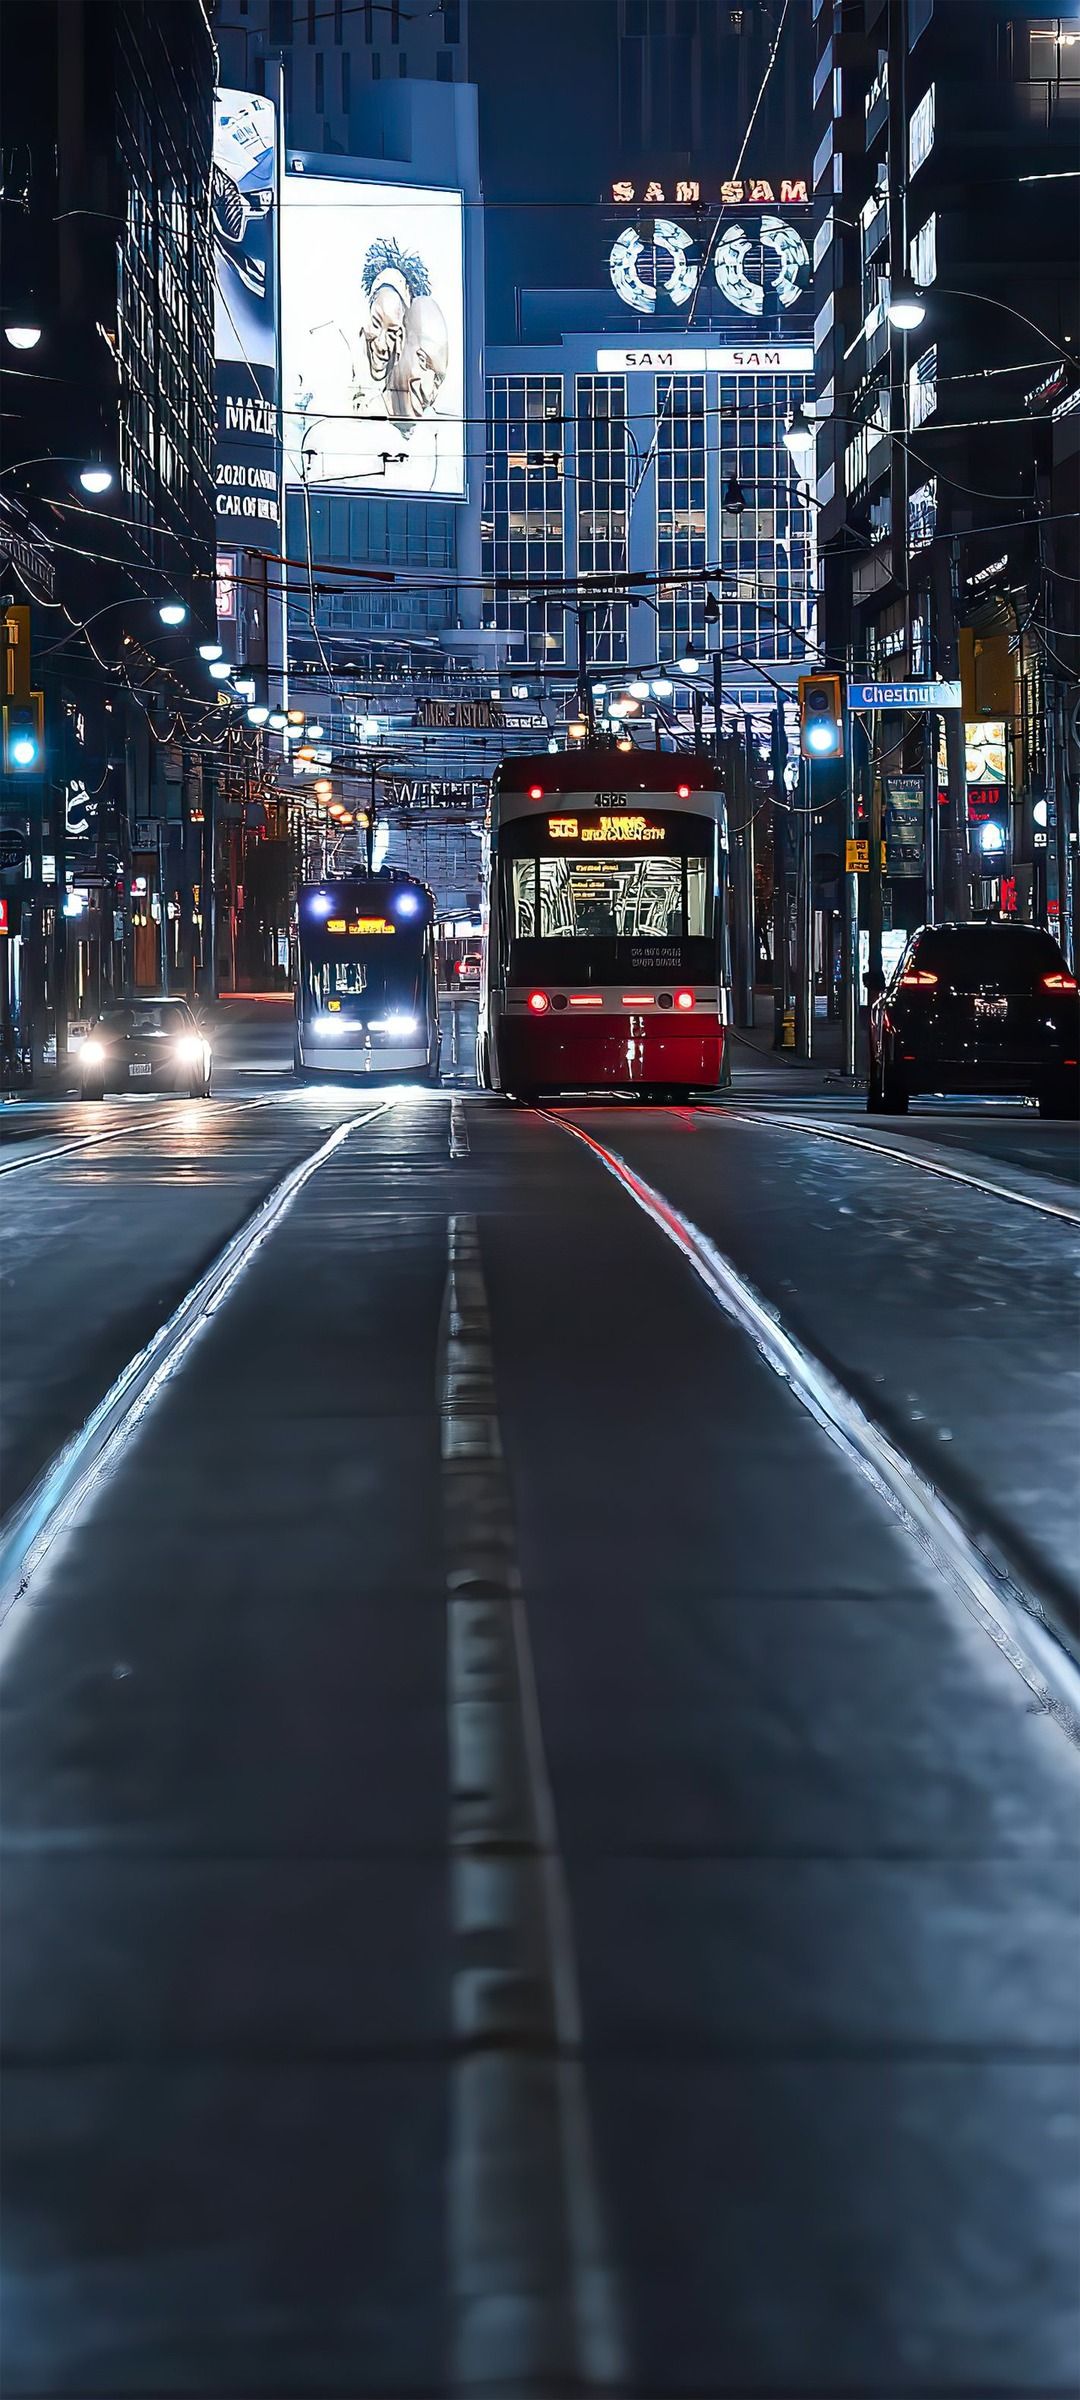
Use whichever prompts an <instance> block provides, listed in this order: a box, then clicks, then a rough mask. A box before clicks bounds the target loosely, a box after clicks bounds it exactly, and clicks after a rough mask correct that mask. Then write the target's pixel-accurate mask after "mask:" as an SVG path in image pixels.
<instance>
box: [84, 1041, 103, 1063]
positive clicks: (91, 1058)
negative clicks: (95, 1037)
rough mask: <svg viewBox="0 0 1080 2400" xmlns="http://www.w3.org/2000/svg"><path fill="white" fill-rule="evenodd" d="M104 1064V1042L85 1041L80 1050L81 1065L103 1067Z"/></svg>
mask: <svg viewBox="0 0 1080 2400" xmlns="http://www.w3.org/2000/svg"><path fill="white" fill-rule="evenodd" d="M104 1064H105V1044H104V1042H95V1041H92V1040H90V1041H85V1042H84V1043H83V1044H82V1047H81V1049H80V1051H79V1065H80V1066H81V1067H103V1066H104Z"/></svg>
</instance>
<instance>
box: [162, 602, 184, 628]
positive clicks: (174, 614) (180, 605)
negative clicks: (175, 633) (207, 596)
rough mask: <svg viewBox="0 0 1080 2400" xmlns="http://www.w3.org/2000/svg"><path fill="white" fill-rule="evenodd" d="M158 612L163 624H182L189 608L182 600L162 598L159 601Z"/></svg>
mask: <svg viewBox="0 0 1080 2400" xmlns="http://www.w3.org/2000/svg"><path fill="white" fill-rule="evenodd" d="M157 613H158V615H159V617H160V618H161V622H162V624H163V625H182V624H183V623H184V620H185V618H186V616H187V609H186V607H185V605H184V602H183V601H182V600H161V601H159V603H158V612H157Z"/></svg>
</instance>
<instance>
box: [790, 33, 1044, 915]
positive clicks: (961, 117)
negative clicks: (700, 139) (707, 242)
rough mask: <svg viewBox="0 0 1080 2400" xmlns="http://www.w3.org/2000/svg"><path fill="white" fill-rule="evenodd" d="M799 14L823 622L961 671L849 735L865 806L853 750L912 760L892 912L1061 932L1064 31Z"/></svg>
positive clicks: (919, 664) (849, 638) (943, 674)
mask: <svg viewBox="0 0 1080 2400" xmlns="http://www.w3.org/2000/svg"><path fill="white" fill-rule="evenodd" d="M815 21H816V35H817V62H816V74H815V81H814V96H815V106H816V118H815V136H816V141H817V150H816V158H815V168H814V177H815V189H816V194H817V199H818V206H819V218H820V221H819V230H818V234H817V240H816V246H815V264H816V282H815V299H816V305H817V317H816V325H815V340H816V348H817V381H818V408H819V411H820V412H821V418H822V422H821V426H820V430H819V433H818V437H817V498H818V501H819V504H820V506H819V535H820V542H821V553H822V619H821V622H822V629H823V640H824V642H825V645H826V647H827V648H829V649H830V651H831V652H832V653H833V654H834V655H835V656H836V657H837V658H838V659H839V660H840V661H842V662H844V663H846V664H847V666H848V667H849V669H850V670H851V671H852V672H853V673H855V674H857V675H859V676H861V677H862V678H863V679H866V680H869V679H875V680H892V681H895V680H898V679H899V680H903V679H905V678H910V677H916V678H919V677H923V678H925V677H927V676H937V677H940V678H944V679H947V680H953V679H955V678H957V677H961V678H962V681H963V708H962V710H961V711H955V712H950V713H948V714H944V713H942V715H941V717H940V719H935V718H934V717H933V716H929V715H920V716H918V717H915V716H911V715H905V716H896V717H884V718H882V719H880V720H879V721H878V723H877V724H876V725H874V724H868V725H867V727H866V728H865V730H864V729H862V728H860V729H859V730H858V731H857V732H856V735H855V746H856V750H857V753H858V755H857V760H856V771H857V777H858V779H859V783H860V794H861V799H862V802H863V805H864V806H866V807H870V806H872V805H873V800H874V793H873V770H872V767H871V765H870V758H871V755H872V753H877V752H880V751H887V752H889V753H890V754H891V755H892V756H893V757H894V758H895V759H896V761H897V763H898V765H899V766H901V767H905V768H907V769H908V770H909V771H911V772H914V773H916V774H922V775H923V776H924V779H925V786H926V793H927V811H926V824H925V838H924V853H925V855H924V864H923V875H922V879H921V881H920V882H919V883H918V885H916V886H913V887H911V888H908V889H906V890H904V891H901V890H899V889H897V890H896V891H895V892H894V891H891V890H889V889H887V891H886V902H885V904H886V911H887V912H888V910H889V909H892V910H893V912H894V915H895V920H896V924H897V926H898V927H902V925H903V924H904V923H906V922H908V921H911V918H912V912H915V914H916V915H917V914H918V913H921V911H923V910H924V909H928V910H930V911H931V912H933V911H935V910H936V911H937V913H939V914H940V913H949V912H952V913H956V912H960V913H967V911H968V910H970V909H971V908H981V907H983V906H993V907H1000V908H1002V909H1003V910H1004V911H1006V912H1010V911H1016V912H1018V913H1020V914H1024V915H1026V914H1032V915H1034V916H1035V917H1036V918H1038V919H1039V920H1040V921H1042V922H1044V923H1048V924H1050V925H1051V926H1053V927H1054V928H1055V929H1057V928H1060V929H1061V930H1062V932H1063V935H1064V937H1065V938H1066V939H1068V938H1069V928H1070V895H1071V890H1072V886H1073V883H1074V880H1075V879H1074V877H1073V872H1072V867H1073V860H1074V855H1075V815H1076V779H1075V755H1076V753H1075V744H1070V739H1069V736H1068V727H1067V724H1066V716H1067V709H1068V698H1069V695H1070V694H1072V693H1074V692H1075V689H1076V684H1077V665H1076V656H1075V654H1074V652H1073V650H1072V649H1071V647H1070V642H1069V639H1068V638H1065V639H1063V638H1062V635H1063V632H1064V631H1065V628H1066V624H1067V622H1068V620H1069V618H1070V615H1071V614H1074V608H1073V603H1072V602H1071V600H1070V592H1071V591H1072V590H1073V589H1074V587H1072V586H1071V585H1070V584H1069V582H1068V580H1067V577H1066V573H1065V570H1064V569H1063V568H1062V567H1061V564H1060V557H1059V556H1058V563H1057V564H1056V565H1055V563H1054V562H1055V555H1057V554H1058V553H1059V552H1060V542H1061V538H1062V531H1063V509H1062V505H1061V502H1062V497H1063V495H1067V493H1068V490H1069V478H1070V474H1071V475H1072V476H1073V477H1074V476H1075V466H1074V465H1073V466H1072V467H1071V468H1070V465H1069V455H1070V446H1071V438H1072V429H1073V427H1074V424H1075V416H1074V411H1075V388H1076V370H1075V368H1074V367H1073V366H1072V365H1071V363H1070V361H1071V356H1072V354H1073V352H1074V351H1075V349H1076V346H1077V338H1076V337H1077V332H1078V327H1077V322H1076V292H1075V222H1076V217H1075V204H1074V203H1073V202H1071V201H1070V200H1069V199H1068V197H1067V195H1068V194H1069V193H1070V192H1071V191H1072V190H1074V189H1075V183H1074V181H1073V180H1072V179H1073V177H1074V175H1075V161H1076V142H1077V131H1078V126H1080V27H1078V26H1077V22H1076V19H1075V16H1069V17H1066V16H1065V15H1064V14H1060V13H1059V14H1051V15H1048V14H1047V13H1046V12H1045V11H1043V10H1035V9H1034V8H1031V7H1028V6H1018V5H1015V0H982V5H980V7H979V8H978V9H972V8H971V7H970V6H968V5H967V0H818V5H817V7H816V9H815ZM975 93H977V95H978V103H977V106H973V94H975ZM913 287H914V288H913ZM897 298H899V300H900V302H901V304H903V303H904V302H911V301H912V299H913V300H914V307H911V306H908V307H907V309H906V311H904V313H906V315H907V318H908V322H907V324H906V325H901V324H899V323H896V322H894V321H893V320H892V319H891V317H890V313H889V312H890V305H891V304H893V303H895V301H896V300H897ZM1066 505H1067V501H1066ZM1074 564H1075V562H1074ZM1068 572H1069V573H1070V574H1071V573H1072V572H1073V568H1070V569H1069V570H1068ZM1063 612H1064V613H1063ZM1072 630H1074V628H1073V627H1072V626H1071V625H1069V631H1070V632H1071V631H1072Z"/></svg>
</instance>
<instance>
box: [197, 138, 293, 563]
mask: <svg viewBox="0 0 1080 2400" xmlns="http://www.w3.org/2000/svg"><path fill="white" fill-rule="evenodd" d="M276 201H277V113H276V110H275V108H274V104H273V101H272V100H266V99H264V98H263V96H262V94H261V93H259V92H232V91H224V90H219V91H217V92H215V94H214V159H213V171H212V182H211V221H212V224H213V230H214V275H215V292H214V350H215V356H216V360H217V364H216V367H215V371H214V386H215V393H216V398H217V451H216V485H217V514H218V522H219V525H220V527H221V529H222V531H223V533H224V534H225V535H226V537H227V536H228V534H229V533H232V534H233V535H234V537H239V536H240V535H241V534H242V532H243V531H244V530H245V529H247V528H254V527H265V526H267V525H269V526H273V527H277V525H278V524H279V523H280V517H281V507H280V493H279V486H280V473H279V455H278V439H277V400H278V376H277V207H276Z"/></svg>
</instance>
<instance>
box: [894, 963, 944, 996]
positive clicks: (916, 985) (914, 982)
mask: <svg viewBox="0 0 1080 2400" xmlns="http://www.w3.org/2000/svg"><path fill="white" fill-rule="evenodd" d="M900 981H901V983H902V984H903V985H904V986H905V987H906V989H907V990H909V991H910V990H915V991H920V992H928V991H929V990H930V988H931V985H932V984H935V983H936V982H937V976H936V975H931V973H930V969H929V967H909V969H908V972H907V974H906V975H901V977H900Z"/></svg>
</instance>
